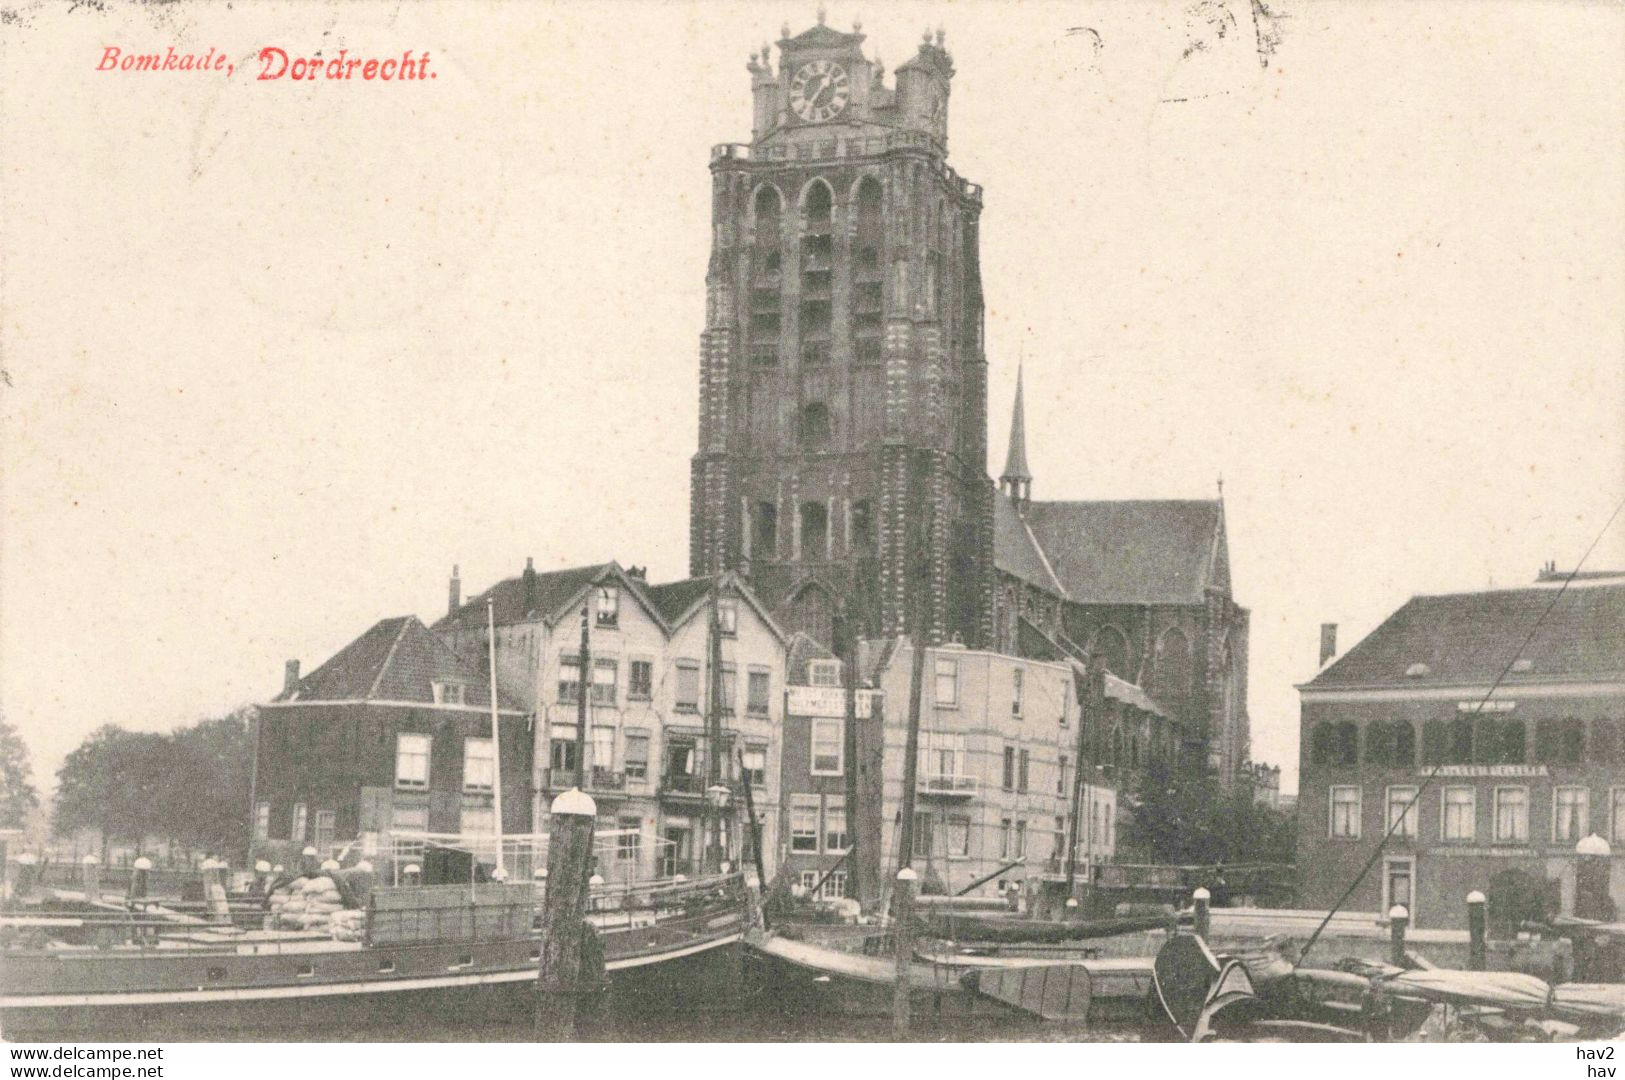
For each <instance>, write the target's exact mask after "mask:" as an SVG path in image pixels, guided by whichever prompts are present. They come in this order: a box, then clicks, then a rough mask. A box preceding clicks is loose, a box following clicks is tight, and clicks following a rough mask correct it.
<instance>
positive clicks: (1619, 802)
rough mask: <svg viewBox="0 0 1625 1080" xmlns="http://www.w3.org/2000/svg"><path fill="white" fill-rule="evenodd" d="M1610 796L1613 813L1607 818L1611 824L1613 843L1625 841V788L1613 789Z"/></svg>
mask: <svg viewBox="0 0 1625 1080" xmlns="http://www.w3.org/2000/svg"><path fill="white" fill-rule="evenodd" d="M1610 795H1611V796H1612V797H1613V803H1614V805H1613V811H1612V812H1611V813H1610V814H1609V817H1610V818H1612V819H1613V821H1612V822H1611V825H1612V833H1613V840H1614V843H1616V844H1618V843H1620V842H1621V841H1625V788H1614V789H1613V790H1612V791H1611V792H1610Z"/></svg>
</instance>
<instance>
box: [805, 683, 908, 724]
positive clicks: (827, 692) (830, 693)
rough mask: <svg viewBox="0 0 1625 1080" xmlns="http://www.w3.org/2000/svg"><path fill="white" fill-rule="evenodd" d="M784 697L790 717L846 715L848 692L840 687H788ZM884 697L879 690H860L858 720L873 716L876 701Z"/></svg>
mask: <svg viewBox="0 0 1625 1080" xmlns="http://www.w3.org/2000/svg"><path fill="white" fill-rule="evenodd" d="M784 695H785V701H784V711H785V714H786V715H788V716H845V715H846V691H845V690H844V689H842V688H841V687H839V686H788V687H785V691H784ZM883 696H884V695H883V694H882V693H881V692H880V691H879V690H859V691H858V703H857V715H858V719H859V720H867V719H868V718H869V717H870V716H871V715H873V712H874V701H875V699H876V698H878V697H883Z"/></svg>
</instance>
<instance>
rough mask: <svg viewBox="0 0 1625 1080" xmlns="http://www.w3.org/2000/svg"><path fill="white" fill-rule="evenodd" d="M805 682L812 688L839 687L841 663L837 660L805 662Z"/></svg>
mask: <svg viewBox="0 0 1625 1080" xmlns="http://www.w3.org/2000/svg"><path fill="white" fill-rule="evenodd" d="M807 682H808V683H810V684H811V685H813V686H840V685H841V662H840V661H839V660H809V661H807Z"/></svg>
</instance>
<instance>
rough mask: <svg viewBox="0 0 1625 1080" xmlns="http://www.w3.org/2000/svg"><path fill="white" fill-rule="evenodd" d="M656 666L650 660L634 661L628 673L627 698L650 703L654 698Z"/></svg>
mask: <svg viewBox="0 0 1625 1080" xmlns="http://www.w3.org/2000/svg"><path fill="white" fill-rule="evenodd" d="M654 681H655V666H654V663H653V662H652V661H649V660H634V661H632V663H631V666H630V668H629V670H628V671H627V683H626V696H627V697H629V698H634V699H636V700H638V701H648V700H649V699H650V698H651V697H653V696H654Z"/></svg>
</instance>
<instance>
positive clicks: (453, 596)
mask: <svg viewBox="0 0 1625 1080" xmlns="http://www.w3.org/2000/svg"><path fill="white" fill-rule="evenodd" d="M462 606H463V579H462V578H461V577H459V576H458V573H457V567H456V566H453V567H452V568H451V590H450V593H449V594H448V595H447V597H446V614H447V615H455V614H457V609H458V608H460V607H462Z"/></svg>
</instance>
